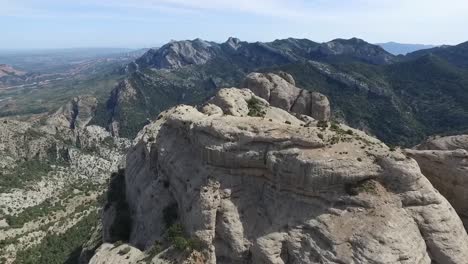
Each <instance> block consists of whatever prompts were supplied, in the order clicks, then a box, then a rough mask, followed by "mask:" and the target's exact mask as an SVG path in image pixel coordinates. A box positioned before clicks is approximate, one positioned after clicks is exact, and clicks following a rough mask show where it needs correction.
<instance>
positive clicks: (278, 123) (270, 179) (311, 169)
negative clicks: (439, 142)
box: [92, 77, 468, 264]
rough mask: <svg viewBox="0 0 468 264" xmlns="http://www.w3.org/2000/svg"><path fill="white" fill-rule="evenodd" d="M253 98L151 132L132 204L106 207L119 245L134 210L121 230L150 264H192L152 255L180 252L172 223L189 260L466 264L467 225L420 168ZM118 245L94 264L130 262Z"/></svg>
mask: <svg viewBox="0 0 468 264" xmlns="http://www.w3.org/2000/svg"><path fill="white" fill-rule="evenodd" d="M265 78H266V77H265ZM275 78H276V77H275ZM283 80H284V79H283ZM285 82H286V81H285ZM249 97H250V98H249ZM252 97H255V95H253V94H252V93H251V92H249V91H248V90H237V89H234V88H231V89H222V90H221V91H220V92H219V93H218V95H217V96H216V97H215V98H213V99H212V100H211V101H210V102H209V104H207V105H209V107H206V106H203V107H201V108H200V109H201V110H200V111H199V110H197V109H196V108H194V107H191V106H186V105H181V106H178V107H174V108H171V109H169V110H167V111H165V112H164V113H162V114H161V115H160V116H159V117H158V120H157V121H156V122H154V123H151V124H149V125H148V126H146V127H145V128H144V129H143V130H142V131H141V132H140V134H139V135H138V137H137V139H136V142H135V145H134V146H133V148H131V150H130V151H129V153H128V155H127V164H126V170H125V175H124V178H123V179H124V180H123V182H124V183H123V184H121V186H120V188H123V189H124V192H125V195H123V196H122V195H121V196H119V197H120V198H119V199H117V200H118V201H114V203H111V204H108V205H106V208H107V209H105V210H104V214H103V216H104V218H106V219H107V220H106V221H105V222H104V223H103V230H108V232H109V235H110V236H109V237H112V235H113V231H112V226H114V227H115V225H116V224H117V223H120V224H121V223H122V217H126V214H127V213H129V214H130V215H131V221H130V222H129V223H128V225H127V226H121V227H122V228H121V229H119V230H126V231H128V232H129V233H128V234H126V235H127V237H124V238H123V239H126V240H127V241H128V244H129V245H131V246H132V249H131V252H134V251H135V250H134V249H133V247H134V248H138V249H139V250H141V251H143V252H142V254H143V255H144V256H145V258H148V257H149V258H150V259H151V263H183V261H180V259H178V260H177V261H176V260H171V259H170V258H169V259H167V258H164V257H163V256H162V255H164V254H163V253H161V254H156V255H153V254H150V252H151V251H152V249H153V248H155V246H157V247H162V248H161V250H163V251H162V252H166V250H170V249H171V248H172V247H173V246H174V245H171V243H175V242H174V241H171V240H170V239H168V236H169V237H170V233H171V232H170V230H171V228H173V226H174V225H180V226H182V227H183V232H184V236H185V239H186V240H187V241H197V244H198V247H197V248H198V250H199V252H201V256H200V257H199V258H195V259H193V260H190V261H189V262H185V263H275V264H276V263H277V264H284V263H408V264H410V263H411V264H413V263H421V264H422V263H427V264H430V263H431V264H434V263H436V264H450V263H453V264H455V263H457V264H464V263H466V260H467V259H468V235H467V233H466V231H465V229H464V227H463V224H462V222H461V220H460V218H459V217H458V215H457V214H456V213H455V211H454V210H453V208H452V207H451V205H450V204H449V203H448V202H447V200H446V199H445V198H444V197H443V196H442V195H440V194H439V193H438V192H437V191H436V190H435V189H434V188H433V187H432V185H431V184H430V182H429V181H428V180H427V179H426V178H425V177H424V175H423V174H422V173H421V171H420V169H419V167H418V164H417V163H416V161H415V160H413V159H411V158H408V157H406V156H405V155H404V154H403V153H401V152H400V151H398V150H397V151H392V150H391V149H389V148H388V147H387V146H385V145H384V144H383V143H381V142H380V141H378V140H376V139H374V138H372V137H369V136H367V135H366V134H364V133H363V132H361V131H358V130H354V129H352V128H349V127H347V126H345V125H341V124H336V123H332V124H327V126H326V127H325V126H324V125H323V124H321V125H320V127H317V123H316V122H315V123H314V122H310V121H309V122H304V121H302V120H301V119H298V118H296V117H294V116H293V115H291V114H288V113H287V112H285V111H284V110H281V109H278V108H275V107H272V106H270V105H269V103H268V102H267V101H266V100H262V99H261V98H256V97H255V98H256V100H257V101H258V102H262V103H261V106H262V107H263V108H264V109H263V110H262V111H263V112H265V116H264V117H252V116H249V114H248V111H247V110H248V108H249V104H248V102H247V101H248V100H251V99H252ZM260 97H262V96H260ZM262 98H263V97H262ZM232 102H236V103H235V104H234V103H232ZM246 107H247V109H246ZM246 112H247V114H246ZM271 112H274V113H279V112H281V113H282V114H280V115H275V116H276V118H272V117H268V113H271ZM212 113H215V114H212ZM221 113H223V115H221ZM111 184H112V183H111ZM122 198H125V199H124V201H122ZM108 202H109V201H108ZM123 202H124V203H123ZM119 204H120V205H122V204H125V206H120V207H121V208H122V207H125V210H124V211H119ZM119 212H120V213H119ZM114 231H115V230H114ZM104 232H106V231H104ZM114 235H115V232H114ZM116 239H117V238H115V237H114V238H113V240H114V241H106V238H105V239H104V240H105V242H115V240H116ZM176 242H177V241H176ZM178 242H180V241H178ZM111 247H112V246H109V245H107V244H105V246H103V248H105V250H104V253H103V254H106V255H105V257H102V256H103V255H102V254H101V253H99V252H100V251H102V250H98V254H97V255H96V256H95V258H96V260H97V259H99V260H100V262H95V263H102V262H105V263H112V262H109V261H107V260H111V259H112V260H113V261H114V260H115V261H116V262H115V263H120V262H118V261H121V257H122V256H116V254H117V255H118V252H116V250H117V249H113V250H110V248H111ZM194 252H195V251H194ZM98 255H99V256H98ZM180 255H181V256H187V252H186V251H185V252H184V251H181V252H180ZM187 259H189V258H187ZM139 261H141V259H138V258H135V259H133V257H130V259H128V262H127V263H139ZM92 263H93V262H92Z"/></svg>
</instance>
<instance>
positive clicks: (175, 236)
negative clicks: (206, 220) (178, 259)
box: [167, 224, 200, 251]
mask: <svg viewBox="0 0 468 264" xmlns="http://www.w3.org/2000/svg"><path fill="white" fill-rule="evenodd" d="M167 239H168V240H169V242H170V243H171V244H172V245H173V246H174V248H176V249H177V250H180V251H192V250H194V249H198V248H199V247H200V244H199V242H198V241H196V240H195V239H192V238H188V237H187V236H186V235H185V234H184V228H183V226H182V225H181V224H173V225H172V226H170V227H169V229H168V230H167Z"/></svg>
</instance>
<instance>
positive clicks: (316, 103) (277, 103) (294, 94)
mask: <svg viewBox="0 0 468 264" xmlns="http://www.w3.org/2000/svg"><path fill="white" fill-rule="evenodd" d="M243 86H244V87H246V88H248V89H250V90H251V91H252V92H253V93H254V94H255V95H257V96H259V97H261V98H263V99H265V100H267V101H268V102H269V103H270V104H271V106H274V107H278V108H281V109H283V110H286V111H289V112H292V113H296V114H301V115H308V116H311V117H313V118H315V119H317V120H329V119H330V112H331V111H330V102H329V101H328V98H327V97H326V96H324V95H323V94H320V93H316V92H310V91H307V90H303V89H299V88H297V87H296V86H295V81H294V78H293V77H292V76H291V75H290V74H287V73H284V72H280V73H279V74H273V73H256V72H254V73H251V74H249V75H247V77H246V79H245V81H244V84H243Z"/></svg>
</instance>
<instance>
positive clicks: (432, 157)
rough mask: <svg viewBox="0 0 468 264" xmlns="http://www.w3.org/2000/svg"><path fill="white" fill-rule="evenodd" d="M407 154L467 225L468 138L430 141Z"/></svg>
mask: <svg viewBox="0 0 468 264" xmlns="http://www.w3.org/2000/svg"><path fill="white" fill-rule="evenodd" d="M407 153H408V154H409V155H410V156H411V157H413V158H414V159H415V160H417V161H418V163H419V166H420V167H421V170H422V172H423V173H424V175H426V177H427V178H428V179H429V180H430V181H431V183H432V184H433V185H434V187H435V188H436V189H437V190H438V191H440V192H441V194H442V195H444V196H445V197H446V198H447V200H449V201H450V203H451V204H452V206H453V207H454V208H455V210H457V213H458V214H459V215H460V217H461V218H462V220H463V222H464V224H465V227H466V226H468V135H458V136H449V137H439V138H432V139H429V140H427V141H426V142H423V143H422V144H420V145H418V146H417V147H416V149H415V150H407Z"/></svg>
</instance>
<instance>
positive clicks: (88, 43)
mask: <svg viewBox="0 0 468 264" xmlns="http://www.w3.org/2000/svg"><path fill="white" fill-rule="evenodd" d="M467 14H468V0H445V1H441V0H229V1H223V0H79V1H78V0H76V1H69V0H0V24H1V25H3V27H2V33H1V36H2V37H1V41H0V49H33V48H39V49H43V48H72V47H129V48H138V47H151V46H157V45H160V44H161V43H165V42H167V41H169V40H172V39H175V40H180V39H194V38H197V37H200V38H203V39H207V40H213V41H218V42H219V41H224V40H226V39H227V38H228V37H229V36H236V37H238V38H240V39H242V40H247V41H257V40H258V41H270V40H274V39H277V38H287V37H296V38H309V39H311V40H315V41H319V42H322V41H328V40H331V39H334V38H351V37H359V38H363V39H365V40H367V41H369V42H373V43H376V42H387V41H397V42H403V43H422V44H457V43H460V42H464V41H468V15H467Z"/></svg>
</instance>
